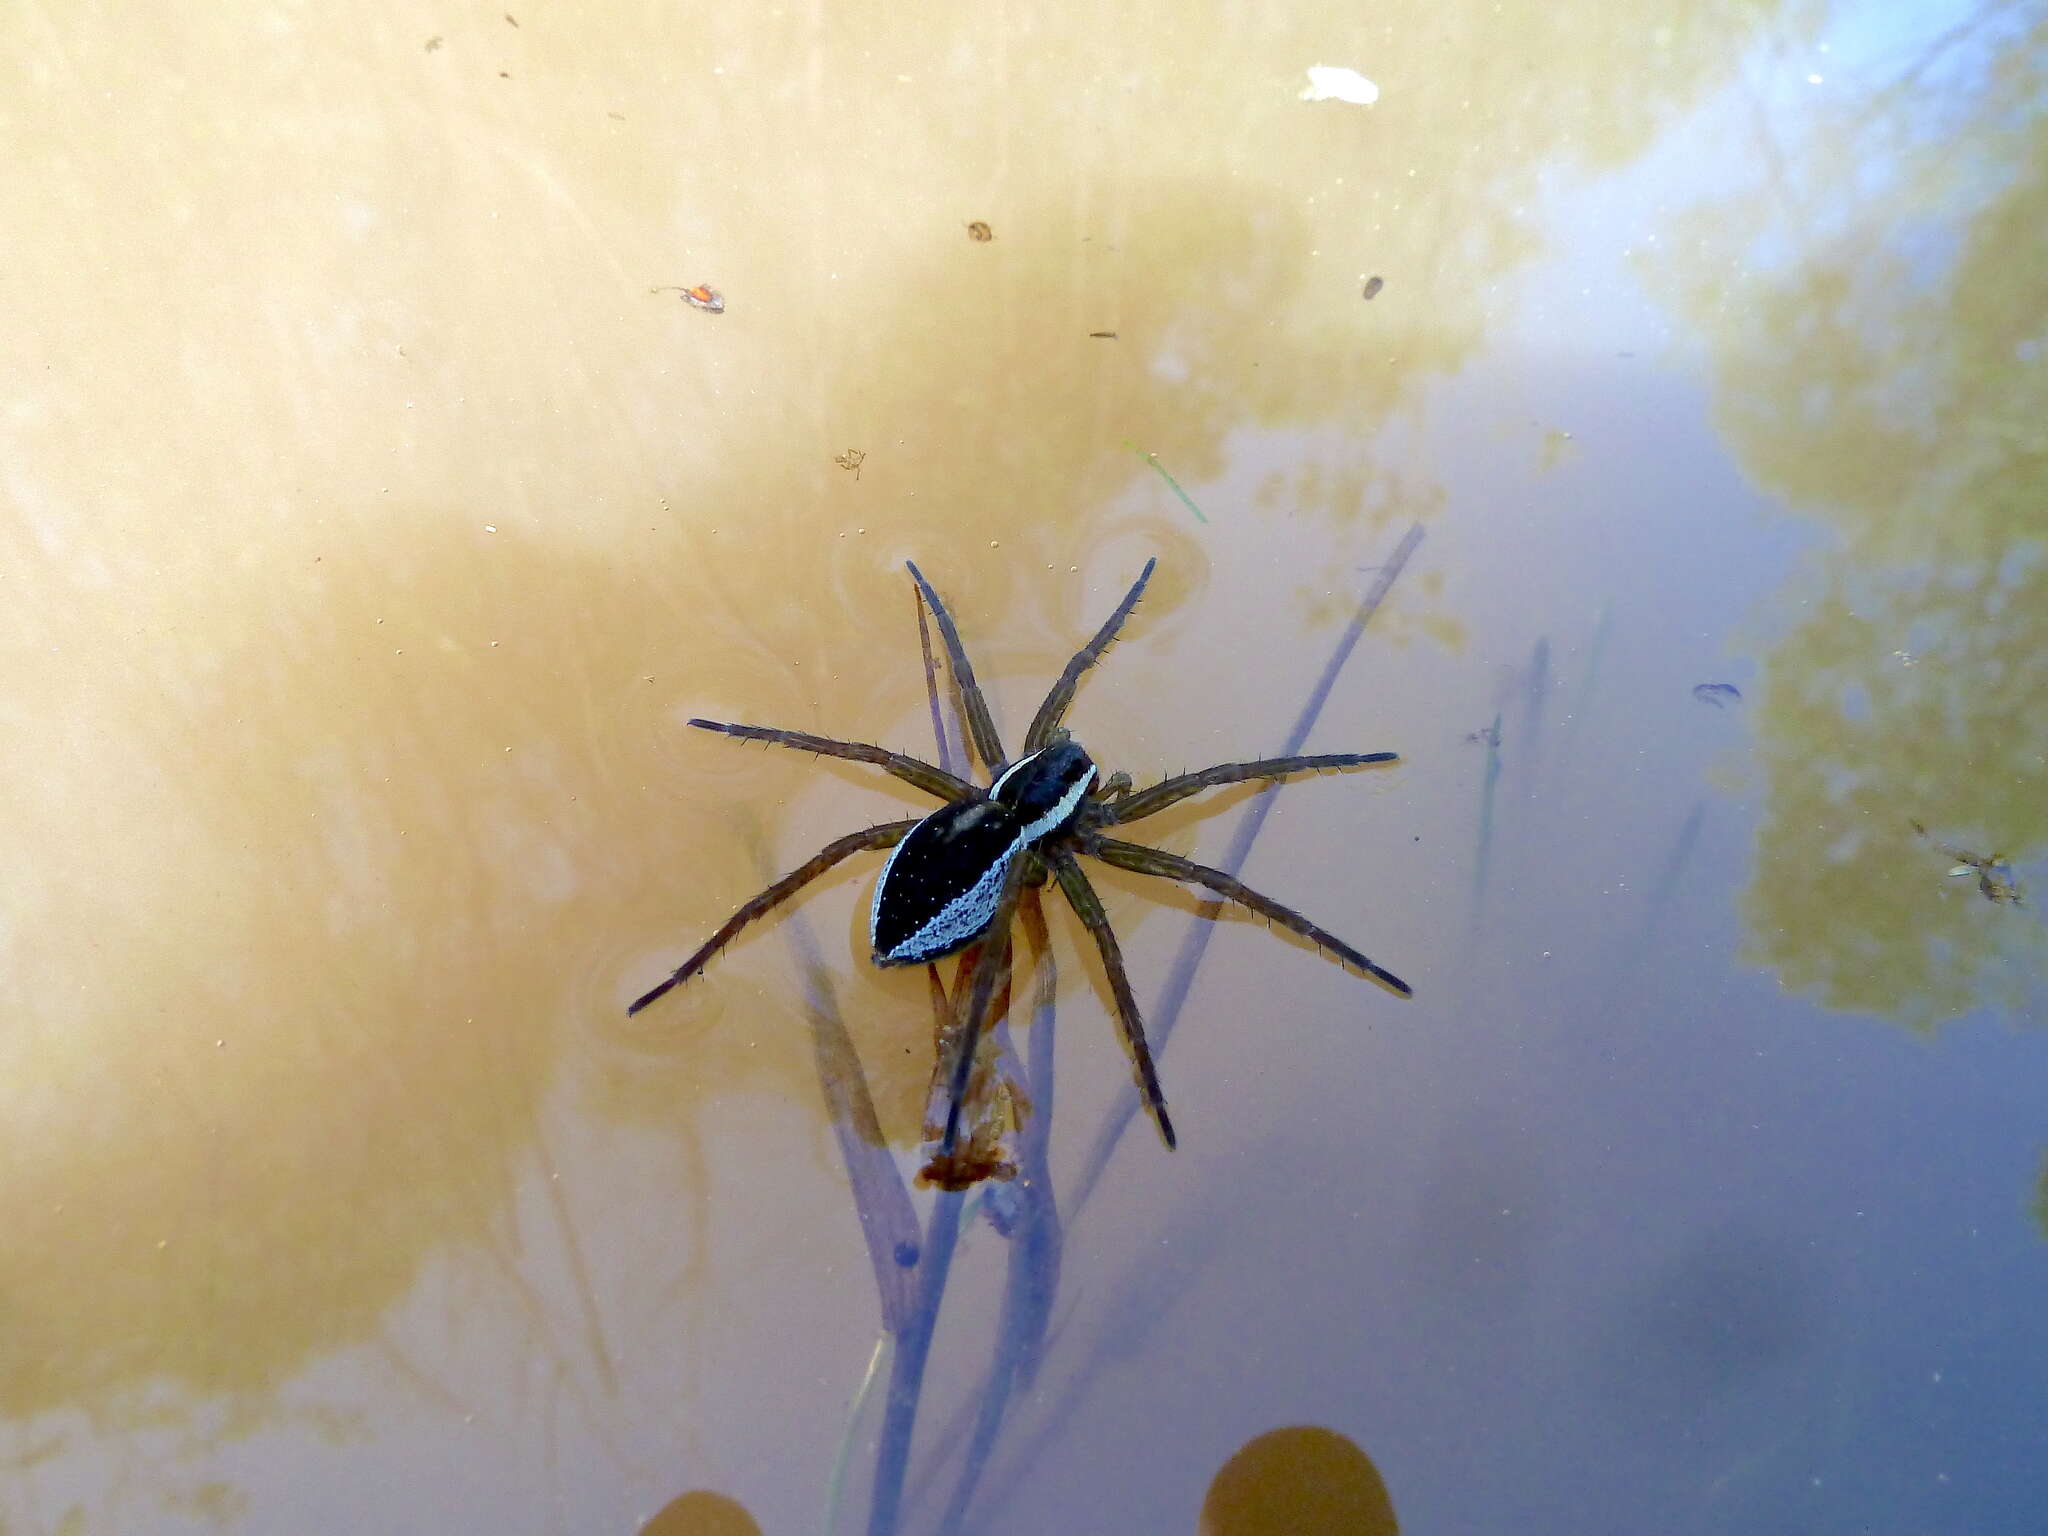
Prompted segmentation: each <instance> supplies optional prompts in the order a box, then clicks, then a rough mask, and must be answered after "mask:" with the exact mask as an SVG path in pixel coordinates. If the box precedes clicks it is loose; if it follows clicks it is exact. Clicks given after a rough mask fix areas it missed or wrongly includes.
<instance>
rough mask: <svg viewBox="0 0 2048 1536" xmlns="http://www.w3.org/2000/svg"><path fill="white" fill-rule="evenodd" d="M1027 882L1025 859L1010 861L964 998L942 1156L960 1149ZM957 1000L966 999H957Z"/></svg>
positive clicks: (942, 1139) (952, 1071)
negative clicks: (965, 1108) (965, 1104)
mask: <svg viewBox="0 0 2048 1536" xmlns="http://www.w3.org/2000/svg"><path fill="white" fill-rule="evenodd" d="M1023 884H1024V861H1023V860H1022V859H1012V860H1010V865H1009V868H1008V870H1006V871H1005V873H1004V875H1003V894H1002V895H1001V896H1000V897H999V898H998V899H997V901H996V913H995V918H994V920H993V921H992V922H990V924H989V926H988V932H987V936H986V937H985V938H984V939H982V941H981V953H980V954H979V955H977V956H976V957H975V961H974V978H973V980H972V981H971V982H970V983H969V986H968V992H967V996H966V998H965V999H964V1002H965V1005H966V1011H965V1012H964V1013H962V1014H961V1015H960V1028H959V1030H958V1032H957V1034H956V1037H955V1039H954V1042H953V1061H952V1064H951V1071H950V1073H949V1074H948V1075H949V1076H950V1077H951V1079H952V1085H951V1090H950V1092H949V1094H948V1096H947V1102H946V1132H945V1135H944V1136H942V1137H941V1138H940V1140H939V1155H940V1157H941V1159H950V1158H951V1157H953V1155H954V1154H955V1153H956V1152H958V1151H959V1148H960V1106H961V1102H962V1101H963V1100H964V1099H965V1098H966V1097H967V1083H968V1080H969V1079H970V1078H971V1077H972V1076H973V1075H974V1048H975V1046H976V1045H977V1044H978V1043H979V1042H980V1039H981V1032H982V1030H983V1029H985V1028H986V1027H987V1026H988V1011H989V1007H990V1005H991V1004H992V1003H993V1002H994V1001H995V995H996V981H997V979H998V978H999V977H1000V976H1002V974H1003V973H1004V972H1006V971H1007V970H1008V969H1009V965H1010V923H1011V920H1012V919H1013V918H1015V917H1016V915H1017V896H1018V892H1019V891H1020V890H1021V889H1022V887H1023ZM955 1001H956V1002H961V1001H963V999H959V998H956V999H955Z"/></svg>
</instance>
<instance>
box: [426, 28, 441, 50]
mask: <svg viewBox="0 0 2048 1536" xmlns="http://www.w3.org/2000/svg"><path fill="white" fill-rule="evenodd" d="M440 51H441V34H440V33H438V32H436V33H435V34H434V35H433V36H432V37H430V38H428V39H427V52H429V53H439V52H440Z"/></svg>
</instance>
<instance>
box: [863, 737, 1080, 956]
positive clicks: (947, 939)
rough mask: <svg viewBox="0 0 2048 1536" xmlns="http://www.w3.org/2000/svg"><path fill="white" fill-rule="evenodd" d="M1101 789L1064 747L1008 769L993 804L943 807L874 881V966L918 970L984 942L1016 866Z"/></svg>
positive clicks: (1070, 747) (992, 793) (992, 794)
mask: <svg viewBox="0 0 2048 1536" xmlns="http://www.w3.org/2000/svg"><path fill="white" fill-rule="evenodd" d="M1094 782H1095V764H1094V763H1093V762H1092V761H1091V760H1090V759H1089V757H1088V754H1087V753H1086V752H1083V751H1082V750H1081V749H1080V748H1079V747H1077V746H1075V745H1074V744H1073V743H1072V742H1071V741H1062V742H1058V743H1055V744H1054V745H1052V746H1050V747H1045V748H1042V749H1041V750H1039V751H1037V752H1033V753H1030V754H1029V755H1027V756H1025V757H1020V758H1018V759H1017V761H1016V762H1014V763H1012V764H1010V766H1009V767H1008V768H1005V769H1004V770H1003V771H1002V773H1000V774H999V775H997V777H996V781H995V783H994V784H993V785H991V786H990V787H989V792H988V798H987V799H986V800H958V801H955V802H953V803H952V804H951V805H942V806H940V807H939V808H938V809H937V810H936V811H933V812H932V813H931V815H929V816H927V817H925V819H924V820H923V821H920V822H919V823H918V824H917V825H916V826H914V827H912V828H911V829H910V833H909V835H908V836H907V837H905V838H904V839H903V841H902V842H900V843H898V844H897V845H896V851H895V852H894V853H892V854H890V855H889V862H888V863H887V864H884V865H883V866H882V877H881V879H880V880H878V881H876V882H875V905H874V911H873V914H872V916H871V917H870V919H869V925H868V936H869V938H870V939H871V940H873V942H874V946H875V964H877V965H918V964H921V963H923V962H924V961H927V960H937V959H938V958H940V957H941V956H943V955H950V954H952V953H953V951H954V950H956V949H963V948H965V947H966V946H967V945H969V944H971V943H973V942H974V941H975V940H976V939H978V938H980V937H981V935H982V934H983V933H985V932H987V931H988V926H989V924H990V923H991V922H993V921H994V920H995V915H996V905H997V903H998V902H999V901H1001V899H1002V894H1003V876H1004V875H1005V874H1007V873H1008V872H1009V868H1010V861H1011V860H1012V859H1014V858H1016V857H1017V856H1018V855H1019V854H1021V853H1022V852H1023V851H1024V850H1025V849H1026V848H1029V847H1032V846H1034V845H1036V844H1037V843H1040V842H1042V841H1044V840H1045V839H1046V838H1048V837H1051V836H1053V835H1054V834H1055V833H1058V832H1061V831H1064V830H1065V829H1066V828H1068V827H1070V826H1072V825H1073V823H1074V818H1075V817H1076V816H1078V815H1080V813H1081V802H1082V801H1083V800H1084V799H1086V798H1087V795H1088V790H1089V787H1090V786H1091V785H1093V784H1094Z"/></svg>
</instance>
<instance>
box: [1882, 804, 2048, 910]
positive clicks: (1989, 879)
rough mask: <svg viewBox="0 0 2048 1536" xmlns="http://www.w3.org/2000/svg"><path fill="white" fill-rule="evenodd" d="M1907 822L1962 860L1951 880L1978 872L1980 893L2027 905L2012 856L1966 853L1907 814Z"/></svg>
mask: <svg viewBox="0 0 2048 1536" xmlns="http://www.w3.org/2000/svg"><path fill="white" fill-rule="evenodd" d="M1907 825H1909V826H1911V827H1912V829H1913V830H1914V831H1915V832H1918V833H1919V834H1920V835H1921V836H1922V837H1925V838H1927V840H1928V841H1929V842H1931V843H1934V846H1935V847H1937V848H1939V849H1940V850H1941V851H1942V852H1943V853H1945V854H1947V855H1948V856H1949V857H1950V858H1952V859H1956V860H1959V861H1960V862H1959V863H1957V865H1956V866H1955V867H1954V868H1953V869H1951V870H1950V871H1949V872H1948V873H1949V878H1950V879H1951V880H1954V879H1960V878H1965V877H1967V876H1970V875H1975V876H1976V877H1977V894H1978V895H1979V896H1982V897H1983V898H1984V899H1985V900H1986V901H1990V902H2001V901H2009V902H2011V903H2012V904H2013V905H2014V906H2016V907H2023V906H2025V905H2026V904H2027V903H2026V893H2025V890H2024V888H2023V887H2022V886H2021V885H2020V883H2019V881H2018V880H2016V879H2014V878H2013V873H2012V860H2010V859H2008V858H2007V857H2006V856H2005V855H2004V854H2002V853H1991V854H1982V853H1966V852H1964V851H1963V850H1962V849H1960V848H1951V847H1949V845H1948V844H1947V843H1941V842H1935V840H1934V839H1933V838H1932V837H1931V836H1929V835H1928V831H1927V829H1926V828H1925V827H1923V826H1922V825H1920V823H1919V822H1917V821H1915V820H1913V819H1912V818H1910V817H1908V818H1907Z"/></svg>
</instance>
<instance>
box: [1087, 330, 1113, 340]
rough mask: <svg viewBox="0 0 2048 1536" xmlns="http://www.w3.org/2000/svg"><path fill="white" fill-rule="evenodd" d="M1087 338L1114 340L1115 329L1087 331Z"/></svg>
mask: <svg viewBox="0 0 2048 1536" xmlns="http://www.w3.org/2000/svg"><path fill="white" fill-rule="evenodd" d="M1088 339H1089V340H1090V341H1115V340H1116V332H1115V331H1090V332H1089V333H1088Z"/></svg>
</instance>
